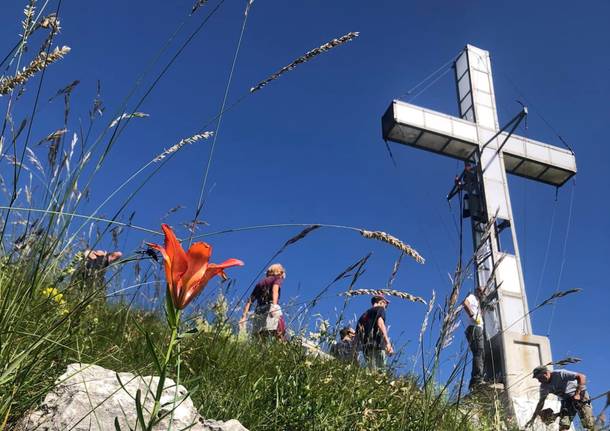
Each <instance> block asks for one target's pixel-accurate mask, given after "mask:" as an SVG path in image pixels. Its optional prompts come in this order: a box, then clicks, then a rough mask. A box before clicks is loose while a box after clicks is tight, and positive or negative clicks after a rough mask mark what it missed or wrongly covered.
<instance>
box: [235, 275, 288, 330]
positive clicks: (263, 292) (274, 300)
mask: <svg viewBox="0 0 610 431" xmlns="http://www.w3.org/2000/svg"><path fill="white" fill-rule="evenodd" d="M285 278H286V271H285V269H284V267H283V266H282V265H281V264H279V263H274V264H273V265H271V266H270V267H269V268H268V269H267V274H266V277H265V278H263V279H262V280H260V281H259V282H258V283H257V284H256V286H255V287H254V290H253V291H252V294H251V295H250V298H248V301H247V302H246V305H245V306H244V312H243V314H242V318H241V320H240V322H239V324H240V326H241V327H244V326H245V324H246V322H247V321H248V313H249V311H250V307H251V306H252V304H253V303H256V308H255V310H254V316H252V318H251V320H252V336H253V337H255V338H261V339H267V338H271V337H274V338H276V339H278V340H283V339H284V338H285V335H286V323H285V321H284V316H283V313H282V308H281V307H280V305H279V300H280V292H281V289H282V283H283V282H284V279H285Z"/></svg>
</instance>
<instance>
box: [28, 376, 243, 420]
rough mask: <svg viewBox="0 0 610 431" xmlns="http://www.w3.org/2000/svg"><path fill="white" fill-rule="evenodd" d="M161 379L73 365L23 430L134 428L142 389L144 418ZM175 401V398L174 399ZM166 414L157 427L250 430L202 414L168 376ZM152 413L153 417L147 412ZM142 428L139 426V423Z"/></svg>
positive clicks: (164, 397) (164, 402)
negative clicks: (137, 403)
mask: <svg viewBox="0 0 610 431" xmlns="http://www.w3.org/2000/svg"><path fill="white" fill-rule="evenodd" d="M158 383H159V378H158V377H154V376H148V377H140V376H137V375H135V374H131V373H115V372H114V371H112V370H107V369H105V368H102V367H100V366H97V365H89V364H70V365H68V368H67V370H66V372H65V373H64V374H63V375H62V376H61V377H60V378H59V379H58V380H57V382H56V385H55V388H54V389H53V390H52V391H51V392H49V393H48V394H47V395H46V397H45V399H44V402H43V403H42V405H41V406H40V407H39V408H38V409H37V410H36V411H33V412H31V413H30V414H28V415H27V416H26V417H25V418H23V419H22V420H21V422H20V423H19V425H18V427H17V430H19V431H34V430H37V431H55V430H67V429H70V430H73V431H85V430H87V431H108V430H115V429H116V428H115V419H116V420H117V421H118V423H119V426H120V428H121V429H122V430H125V431H127V430H130V429H134V428H135V424H136V421H137V419H136V418H137V414H136V408H135V405H136V403H135V397H136V393H137V391H138V390H140V391H141V394H142V395H141V398H142V405H143V411H144V417H145V419H146V420H148V418H149V417H150V411H151V410H152V408H153V394H154V393H155V391H156V388H157V385H158ZM174 400H176V401H174ZM161 405H162V406H163V407H162V413H166V412H170V411H171V410H172V408H173V413H172V414H170V415H167V417H165V418H164V419H163V421H161V422H160V423H159V424H158V425H156V426H155V428H154V429H155V431H164V430H168V429H170V421H171V429H172V430H176V431H177V430H182V429H189V430H191V431H248V430H247V429H246V428H244V427H243V426H242V424H241V423H239V421H237V420H230V421H226V422H223V421H214V420H206V419H204V418H202V417H201V416H200V415H199V414H198V413H197V409H195V407H194V405H193V401H192V400H191V398H190V397H188V396H187V390H186V389H185V388H184V386H182V385H180V386H176V383H175V382H174V381H173V380H171V379H166V380H165V384H164V390H163V394H162V398H161ZM147 415H148V416H147ZM138 429H139V427H138Z"/></svg>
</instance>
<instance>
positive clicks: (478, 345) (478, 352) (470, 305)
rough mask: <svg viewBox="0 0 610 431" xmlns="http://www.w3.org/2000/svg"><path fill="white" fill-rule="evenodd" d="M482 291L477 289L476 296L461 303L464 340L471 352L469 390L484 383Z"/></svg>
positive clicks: (471, 295)
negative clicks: (464, 331)
mask: <svg viewBox="0 0 610 431" xmlns="http://www.w3.org/2000/svg"><path fill="white" fill-rule="evenodd" d="M482 295H483V290H482V289H479V288H477V290H476V295H475V294H472V293H471V294H469V295H468V296H467V297H466V298H465V299H464V301H463V302H462V307H463V309H464V314H465V316H466V325H467V327H466V339H467V340H468V345H469V347H470V351H471V352H472V373H471V376H470V384H469V385H468V387H469V389H471V390H472V389H473V388H474V387H475V386H477V385H480V384H482V383H484V382H485V378H484V376H485V371H484V362H485V342H484V341H485V338H484V337H485V336H484V334H483V330H484V329H483V311H482V309H481V303H480V300H481V296H482Z"/></svg>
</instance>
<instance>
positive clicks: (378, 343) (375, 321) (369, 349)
mask: <svg viewBox="0 0 610 431" xmlns="http://www.w3.org/2000/svg"><path fill="white" fill-rule="evenodd" d="M371 304H372V307H371V308H369V309H368V310H367V311H365V312H364V313H363V314H362V315H361V316H360V318H359V319H358V326H357V328H356V337H357V340H358V341H357V342H358V347H359V349H360V350H362V353H363V355H364V360H365V361H366V365H367V367H368V368H369V369H370V370H372V371H376V370H380V369H384V368H385V365H386V354H388V355H392V354H393V353H394V348H393V347H392V343H391V342H390V337H388V328H387V320H386V308H387V307H388V305H389V304H390V301H388V300H387V299H386V298H385V297H384V296H383V295H375V296H373V297H372V298H371Z"/></svg>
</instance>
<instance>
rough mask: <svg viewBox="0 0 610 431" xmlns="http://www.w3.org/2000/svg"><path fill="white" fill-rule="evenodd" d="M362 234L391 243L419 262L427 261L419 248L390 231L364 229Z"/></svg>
mask: <svg viewBox="0 0 610 431" xmlns="http://www.w3.org/2000/svg"><path fill="white" fill-rule="evenodd" d="M360 235H362V236H363V237H365V238H369V239H376V240H378V241H383V242H385V243H387V244H390V245H391V246H393V247H396V248H397V249H399V250H401V251H402V252H403V253H404V254H406V255H408V256H411V257H412V258H413V259H415V261H416V262H417V263H421V264H424V263H425V262H426V260H425V259H424V258H423V257H422V256H421V255H420V254H419V253H418V252H417V250H415V249H414V248H413V247H411V246H410V245H408V244H405V243H404V242H402V241H401V240H399V239H398V238H396V237H395V236H392V235H390V234H388V233H385V232H382V231H378V230H376V231H370V230H364V229H363V230H361V231H360Z"/></svg>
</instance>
